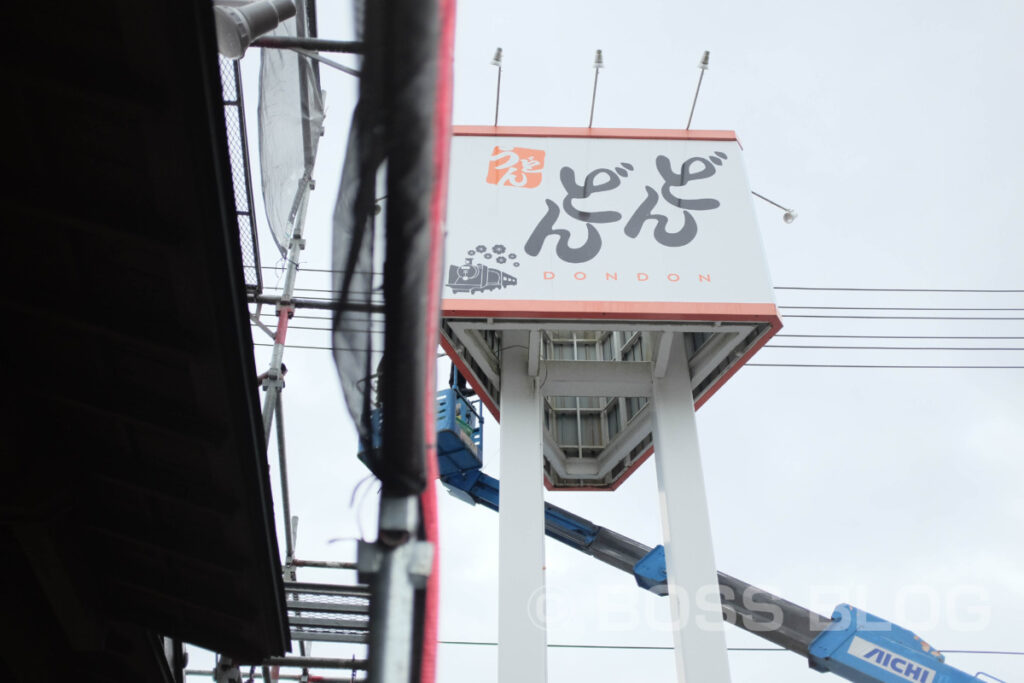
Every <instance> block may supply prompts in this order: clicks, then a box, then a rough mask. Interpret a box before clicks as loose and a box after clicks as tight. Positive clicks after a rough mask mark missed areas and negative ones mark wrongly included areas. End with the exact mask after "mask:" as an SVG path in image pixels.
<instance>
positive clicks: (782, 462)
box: [245, 0, 1024, 683]
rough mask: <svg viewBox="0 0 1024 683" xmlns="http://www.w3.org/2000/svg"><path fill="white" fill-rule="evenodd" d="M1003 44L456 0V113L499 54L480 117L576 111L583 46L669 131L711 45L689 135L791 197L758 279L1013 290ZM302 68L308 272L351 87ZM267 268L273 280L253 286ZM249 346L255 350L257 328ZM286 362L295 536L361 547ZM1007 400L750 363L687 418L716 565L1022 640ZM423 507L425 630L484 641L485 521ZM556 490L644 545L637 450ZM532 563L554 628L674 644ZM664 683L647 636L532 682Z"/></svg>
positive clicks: (1009, 100)
mask: <svg viewBox="0 0 1024 683" xmlns="http://www.w3.org/2000/svg"><path fill="white" fill-rule="evenodd" d="M338 5H339V6H333V5H332V4H331V3H320V6H319V14H320V20H319V27H320V34H321V36H323V37H327V38H339V39H348V38H351V37H352V36H353V33H352V30H351V24H350V17H349V14H350V8H349V7H348V5H347V3H338ZM1021 36H1024V2H1020V1H1019V0H1006V1H1003V2H996V1H985V2H928V3H925V2H917V3H909V2H902V3H898V2H878V1H869V2H860V3H837V2H822V1H810V0H808V1H806V2H782V1H780V2H772V3H761V2H753V1H751V2H705V3H682V2H657V1H653V0H633V1H632V2H626V3H623V2H605V1H594V0H591V1H589V2H583V1H581V0H574V1H562V2H550V0H548V1H545V2H536V1H534V0H521V1H520V2H513V3H497V2H484V1H483V0H476V1H469V0H463V2H461V3H459V7H458V23H457V38H456V41H457V42H456V65H455V68H456V83H455V86H456V87H455V111H454V119H455V123H456V124H489V123H490V122H491V121H492V117H493V111H494V110H493V107H494V85H495V77H496V69H495V68H494V67H492V66H491V65H490V64H489V60H490V58H491V55H492V53H493V52H494V49H495V47H497V46H499V45H500V46H501V47H502V48H503V49H504V56H505V62H504V65H505V70H504V73H503V80H502V98H501V103H502V106H501V123H503V124H509V125H515V124H520V125H554V126H585V125H586V123H587V117H588V112H589V106H590V95H591V92H590V89H591V86H592V83H593V71H592V69H591V68H590V67H591V63H592V61H593V55H594V50H595V49H597V48H600V49H602V50H603V51H604V59H605V63H606V68H605V69H604V70H603V71H602V73H601V77H600V83H599V88H598V93H597V106H596V113H595V116H594V125H595V126H600V127H630V128H645V127H650V128H682V127H684V126H685V124H686V118H687V114H688V112H689V107H690V102H691V98H692V96H693V91H694V87H695V85H696V81H697V75H698V71H697V69H696V63H697V60H698V58H699V57H700V55H701V53H702V51H703V50H710V51H711V69H710V70H709V71H708V72H707V74H706V77H705V78H704V82H703V86H702V89H701V94H700V100H699V102H698V104H697V109H696V115H695V116H694V122H693V127H694V128H707V129H728V130H735V131H736V132H737V133H738V135H739V138H740V140H741V141H742V143H743V147H744V150H745V161H746V166H747V170H748V173H749V178H750V183H751V186H752V187H753V188H754V189H755V190H757V191H758V192H760V193H762V194H764V195H767V196H768V197H771V198H772V199H775V200H776V201H778V202H780V203H782V204H784V205H787V206H792V207H794V208H795V209H796V210H797V211H798V212H799V215H800V217H799V219H798V220H797V221H796V222H795V223H793V224H791V225H786V224H784V223H783V222H782V220H781V212H780V211H779V210H778V209H776V208H774V207H772V206H769V205H767V204H764V203H761V202H758V203H757V211H758V217H759V221H760V225H761V231H762V234H763V239H764V243H765V249H766V252H767V257H768V262H769V267H770V269H771V272H772V277H773V280H774V283H775V285H776V286H781V287H847V288H923V289H987V290H996V289H1011V290H1012V289H1016V290H1024V274H1022V272H1021V261H1022V254H1024V231H1022V227H1024V165H1022V159H1024V126H1022V125H1021V121H1024V96H1022V87H1021V84H1022V83H1024V50H1022V49H1021ZM338 60H339V61H345V60H346V57H338ZM346 63H352V62H351V60H349V61H348V62H346ZM257 65H258V54H257V51H256V50H252V51H251V54H250V56H249V57H248V58H247V59H246V61H245V68H246V78H247V81H246V85H247V93H248V97H249V98H250V101H249V105H250V110H251V111H250V137H251V142H252V143H255V132H254V131H255V130H256V128H255V126H256V122H255V117H254V111H255V106H254V105H255V99H256V81H255V73H256V67H257ZM322 74H323V79H324V88H325V89H326V90H327V93H328V99H327V103H328V112H327V119H326V122H325V123H326V129H327V135H326V136H325V137H324V138H323V142H322V143H321V147H320V161H319V165H318V170H317V173H316V177H317V181H318V184H317V190H316V191H315V192H314V194H313V198H314V201H313V203H312V205H311V208H310V212H309V217H308V223H307V234H306V237H307V240H308V247H307V250H306V252H305V253H304V255H303V264H304V266H305V267H306V268H307V269H311V268H329V267H330V218H331V211H332V209H333V204H334V195H335V192H336V188H337V186H338V176H339V167H340V162H341V156H342V154H343V150H344V141H345V135H346V134H347V125H348V117H349V115H350V112H351V109H352V106H353V102H354V100H353V95H354V82H353V79H352V78H351V77H349V76H345V75H344V74H338V73H336V72H333V71H332V70H330V69H323V70H322ZM253 158H254V159H255V158H256V156H255V155H254V156H253ZM254 173H258V170H256V169H254ZM257 177H258V176H257ZM257 186H258V183H257ZM260 227H261V228H263V229H265V227H266V221H265V220H263V221H262V222H261V226H260ZM261 240H262V246H263V257H264V264H265V265H267V266H274V265H275V263H276V262H277V261H278V259H277V256H276V254H275V253H274V249H273V244H272V241H271V239H270V238H269V235H268V234H266V233H264V234H263V235H261ZM278 275H279V274H278V273H277V272H275V271H274V270H267V271H265V272H264V277H265V279H266V283H267V285H268V286H273V285H275V284H276V283H278V282H279V279H278ZM299 286H300V287H305V288H313V289H316V288H327V287H328V286H329V280H328V278H327V275H326V274H323V273H317V272H314V271H312V270H306V271H305V272H300V275H299ZM271 293H272V290H271ZM307 294H311V293H309V292H307ZM320 295H321V296H323V294H320ZM777 297H778V302H779V304H780V306H783V307H791V306H863V307H880V306H887V307H893V306H906V307H915V308H924V307H942V308H949V307H964V308H1018V309H1022V308H1024V295H1022V294H1021V293H1019V292H1017V293H948V292H930V293H929V292H881V293H872V292H844V291H802V290H789V289H783V290H779V291H778V293H777ZM800 314H834V315H847V316H849V315H865V316H871V315H903V316H963V317H977V318H992V317H997V316H1002V317H1007V318H1008V319H1007V320H1003V321H999V320H987V319H978V320H913V319H903V320H878V319H873V318H838V319H836V318H811V317H808V318H801V317H797V316H798V315H800ZM783 316H784V325H785V326H784V329H783V331H782V333H783V334H795V335H796V334H836V335H876V336H881V335H888V336H947V337H955V336H961V337H982V336H989V337H1017V339H990V340H981V339H963V340H948V339H947V340H939V339H904V340H900V339H837V338H809V337H780V338H777V339H776V343H778V344H804V345H814V344H817V345H831V346H837V345H846V346H852V345H864V346H897V345H903V346H913V347H922V346H938V347H975V348H976V347H983V348H986V349H988V348H996V347H998V348H1007V347H1018V348H1021V349H1024V320H1022V319H1021V318H1024V311H1020V310H1018V311H1015V312H1014V311H995V312H993V311H984V312H980V311H951V312H950V311H942V312H927V311H815V310H808V309H804V310H796V309H792V308H784V309H783ZM295 322H296V324H299V323H298V320H296V321H295ZM308 323H309V325H310V326H317V325H320V326H322V323H317V322H316V321H308ZM254 339H255V340H256V341H257V342H259V343H266V342H269V339H266V338H262V335H261V333H259V332H258V331H254ZM289 342H291V343H294V344H299V345H313V346H326V345H328V344H329V338H328V335H327V333H326V332H315V331H303V330H291V331H290V332H289ZM256 357H257V365H258V368H257V369H258V370H262V369H264V368H265V364H266V363H267V361H268V359H269V349H268V348H266V347H257V354H256ZM286 362H287V364H288V367H289V374H288V378H287V389H286V391H285V394H284V401H285V407H286V411H285V414H286V424H287V430H288V446H289V469H290V472H289V473H290V475H291V491H292V508H293V511H294V513H296V514H298V515H299V516H300V518H301V522H300V527H299V541H298V548H299V555H300V556H301V557H304V558H308V559H344V560H351V559H354V543H353V542H352V541H351V540H342V541H337V542H331V539H339V538H340V539H352V538H354V537H357V536H359V535H360V534H365V535H369V536H372V535H373V533H374V527H375V509H374V508H375V498H374V496H373V495H370V496H368V497H367V498H366V499H365V500H364V501H363V504H362V505H361V506H355V507H353V506H350V498H351V496H352V493H353V490H354V488H355V486H356V484H357V482H358V481H359V480H360V479H361V478H362V477H364V476H365V473H366V471H365V469H364V468H363V466H362V465H361V464H360V463H359V462H358V461H357V460H356V458H355V455H356V442H355V440H354V437H353V431H352V429H351V426H350V423H349V418H348V416H347V413H346V412H345V410H344V408H343V407H342V404H341V400H340V387H339V386H338V383H337V381H336V374H335V371H334V368H333V365H332V362H333V361H332V360H331V357H330V354H329V353H327V352H324V351H316V350H303V349H298V348H296V349H293V350H289V351H288V352H287V353H286ZM754 362H761V363H794V364H800V363H802V364H826V365H828V364H832V365H836V364H838V365H850V364H853V365H970V366H977V365H989V366H992V365H998V366H1024V350H1017V351H1012V350H1010V351H1007V350H979V351H959V350H957V351H953V350H950V351H936V350H895V351H894V350H848V349H786V348H774V349H765V350H763V351H762V352H760V354H759V355H758V356H757V357H755V359H754ZM443 367H444V371H443V373H444V376H445V377H446V373H447V366H446V364H445V365H443ZM1022 416H1024V370H1021V369H1004V370H984V369H980V370H979V369H866V368H797V367H781V368H780V367H747V368H744V369H743V370H741V371H740V372H739V373H738V374H737V375H736V376H735V377H734V378H733V379H731V380H730V381H729V382H728V384H727V385H726V386H725V388H723V389H722V390H721V391H719V392H718V393H717V394H716V395H715V396H714V397H713V398H712V399H711V400H710V401H709V402H708V403H707V404H706V405H705V406H704V407H703V408H701V410H700V411H699V412H698V426H699V430H700V440H701V452H702V457H703V463H704V472H705V477H706V485H707V490H708V498H709V507H710V514H711V522H712V526H713V532H714V543H715V554H716V561H717V565H718V567H719V569H720V570H722V571H725V572H727V573H730V574H732V575H734V576H737V577H739V578H742V579H743V580H746V581H748V582H750V583H753V584H755V585H758V586H761V587H764V588H766V589H769V590H772V591H775V592H777V593H778V594H780V595H782V596H783V597H786V598H788V599H790V600H792V601H794V602H797V603H799V604H802V605H804V606H806V607H808V608H811V609H813V610H816V611H818V612H821V613H825V614H830V613H831V611H832V608H833V607H834V606H835V605H836V604H837V603H839V602H844V601H848V602H851V603H853V604H854V605H856V606H858V607H861V608H864V609H866V610H868V611H870V612H873V613H875V614H877V615H879V616H882V617H884V618H888V619H891V620H893V621H896V622H897V623H900V624H901V625H903V626H906V627H908V628H911V629H913V630H915V631H916V632H917V633H918V634H919V635H921V636H922V637H923V638H925V639H926V640H928V641H930V642H931V643H932V644H933V645H935V646H936V647H938V648H940V649H943V650H953V649H975V650H1016V651H1021V650H1024V549H1022V546H1021V542H1020V538H1021V534H1022V529H1024V495H1022V492H1021V490H1022V485H1024V419H1022ZM488 427H489V428H488V430H487V432H486V439H487V444H486V447H485V453H486V457H485V460H486V462H485V470H486V471H487V472H489V473H491V474H493V475H495V476H500V471H499V467H498V465H499V462H498V460H499V453H498V449H497V442H498V430H497V425H495V424H494V422H493V420H492V421H491V422H490V423H489V425H488ZM272 458H276V455H272ZM374 491H375V489H372V490H371V494H372V493H373V492H374ZM440 499H441V503H442V504H441V515H442V516H441V525H442V540H441V558H442V566H441V571H442V590H443V592H442V614H441V637H442V639H443V640H449V641H482V642H491V641H494V640H495V638H496V635H497V578H496V577H497V529H498V523H497V521H498V520H497V516H496V515H495V514H494V513H492V512H490V511H488V510H485V509H482V508H473V507H469V506H467V505H465V504H464V503H461V502H459V501H457V500H456V499H454V498H451V497H450V496H448V495H447V494H446V493H444V491H443V489H440ZM547 499H548V500H549V501H551V502H554V503H556V504H558V505H561V506H563V507H566V508H568V509H570V510H572V511H574V512H576V513H578V514H580V515H583V516H585V517H589V518H591V519H592V520H593V521H595V522H596V523H599V524H602V525H604V526H607V527H609V528H611V529H614V530H616V531H619V532H621V533H624V534H626V535H628V536H631V537H633V538H635V539H637V540H639V541H641V542H643V543H646V544H647V545H652V546H653V545H655V544H657V543H659V542H660V535H661V525H660V519H659V514H658V508H657V501H656V483H655V473H654V464H653V462H649V463H648V464H647V465H645V466H644V467H642V468H641V469H640V470H639V471H638V472H637V473H636V474H634V475H633V477H632V478H630V479H629V480H628V481H627V483H626V484H625V485H623V486H622V487H621V488H620V489H619V490H618V491H616V492H615V493H560V494H551V493H548V494H547ZM278 514H279V517H280V511H278ZM282 545H283V541H282ZM547 575H548V590H549V595H550V601H551V606H552V607H551V615H550V616H551V621H552V623H551V624H550V627H549V642H550V643H558V644H606V645H656V646H668V645H671V642H672V640H671V634H670V631H669V627H668V607H667V603H666V601H665V600H664V599H660V598H657V597H655V596H653V595H650V594H648V593H645V592H643V591H640V590H639V589H637V588H636V587H635V586H634V585H633V581H632V579H631V578H630V577H629V576H628V575H626V574H623V573H620V572H618V571H617V570H614V569H611V568H609V567H607V566H605V565H602V564H600V563H597V562H595V561H594V560H592V559H590V558H588V557H586V556H583V555H581V554H578V553H575V552H573V551H571V550H568V549H567V548H565V547H563V546H561V545H559V544H557V543H554V542H549V543H548V547H547ZM305 578H307V579H310V580H331V579H333V580H339V581H347V580H353V578H354V577H351V576H337V575H331V574H317V573H314V572H309V573H307V574H305ZM726 633H727V639H728V642H729V644H730V646H736V647H751V646H764V645H770V644H769V643H767V642H765V641H761V640H759V639H758V638H756V637H754V636H751V635H749V634H746V633H743V632H742V631H739V630H738V629H735V628H733V627H727V631H726ZM330 652H332V650H331V649H330V648H328V647H321V646H320V645H317V646H315V648H314V653H320V654H328V653H330ZM337 652H342V653H344V654H349V653H351V652H353V650H351V649H342V650H337ZM947 661H948V662H949V663H950V664H952V665H953V666H956V667H958V668H961V669H963V670H964V671H967V672H968V673H971V674H973V673H974V672H975V671H978V670H984V671H987V672H990V673H992V674H994V675H996V676H998V677H999V678H1003V679H1006V680H1009V681H1012V680H1022V679H1024V657H1020V656H1017V657H1014V656H993V655H969V654H949V655H948V656H947ZM730 666H731V669H732V678H733V680H734V681H737V682H738V681H750V682H754V681H757V682H761V683H776V682H778V683H782V682H785V683H798V682H799V681H820V680H822V679H821V678H820V677H821V676H822V674H818V673H815V672H812V671H810V670H808V669H807V665H806V661H805V660H804V659H802V658H800V657H798V656H796V655H793V654H790V653H786V652H744V651H734V652H732V653H731V654H730ZM674 676H675V674H674V670H673V661H672V656H671V653H670V652H668V651H644V650H640V651H637V650H614V649H609V650H597V651H595V650H580V649H552V650H551V651H550V653H549V658H548V679H549V681H552V682H568V681H576V680H587V681H588V682H590V683H605V682H608V683H611V682H616V683H618V682H619V681H622V680H624V679H625V678H627V677H628V678H629V679H630V680H652V681H654V680H656V681H669V680H674ZM438 680H439V681H444V682H445V683H462V682H466V683H470V682H472V683H489V682H492V681H495V680H496V650H495V648H494V647H490V646H484V645H482V646H465V645H441V646H440V666H439V671H438ZM836 680H838V679H836Z"/></svg>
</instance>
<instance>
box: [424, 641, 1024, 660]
mask: <svg viewBox="0 0 1024 683" xmlns="http://www.w3.org/2000/svg"><path fill="white" fill-rule="evenodd" d="M437 642H438V644H440V645H477V646H480V645H482V646H485V647H497V645H498V643H496V642H493V641H482V640H439V641H437ZM548 647H549V648H572V649H583V650H672V649H674V648H673V647H672V646H671V645H598V644H594V645H591V644H586V643H549V644H548ZM726 649H727V650H729V651H730V652H789V650H787V649H786V648H784V647H728V648H726ZM941 652H942V653H945V654H971V655H1011V656H1024V651H1018V650H941Z"/></svg>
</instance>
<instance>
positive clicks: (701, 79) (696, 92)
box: [686, 69, 704, 130]
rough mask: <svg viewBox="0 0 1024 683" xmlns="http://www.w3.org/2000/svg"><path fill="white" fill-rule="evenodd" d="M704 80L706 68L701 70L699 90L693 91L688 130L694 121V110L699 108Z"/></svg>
mask: <svg viewBox="0 0 1024 683" xmlns="http://www.w3.org/2000/svg"><path fill="white" fill-rule="evenodd" d="M703 82H704V69H701V70H700V78H698V79H697V90H696V91H694V93H693V104H691V105H690V118H689V119H687V120H686V130H690V124H691V123H693V112H694V110H695V109H697V96H698V95H700V84H701V83H703Z"/></svg>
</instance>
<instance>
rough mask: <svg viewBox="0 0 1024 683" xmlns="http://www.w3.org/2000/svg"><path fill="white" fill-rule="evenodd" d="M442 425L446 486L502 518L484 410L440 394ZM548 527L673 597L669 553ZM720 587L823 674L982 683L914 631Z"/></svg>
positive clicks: (569, 519) (563, 520) (562, 513)
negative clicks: (485, 465)
mask: <svg viewBox="0 0 1024 683" xmlns="http://www.w3.org/2000/svg"><path fill="white" fill-rule="evenodd" d="M437 422H438V425H437V426H438V440H437V444H438V446H437V453H438V462H439V472H440V477H441V481H442V483H444V484H445V486H446V487H447V488H448V490H449V491H450V492H451V493H452V495H454V496H455V497H457V498H459V499H461V500H464V501H465V502H467V503H470V504H473V505H477V504H478V505H482V506H484V507H486V508H489V509H491V510H494V511H495V512H497V510H498V504H499V498H500V490H499V484H498V480H497V479H495V478H494V477H491V476H489V475H487V474H484V473H483V472H482V471H481V470H480V467H481V461H480V458H479V453H480V452H481V449H482V445H483V416H482V415H481V413H480V411H479V402H478V401H470V400H468V399H466V398H465V397H464V396H463V395H462V394H461V393H460V392H459V391H458V390H457V389H454V388H453V389H448V390H446V391H442V392H440V393H439V394H438V409H437ZM544 527H545V532H546V533H547V535H548V536H550V537H551V538H553V539H555V540H557V541H560V542H562V543H564V544H566V545H568V546H569V547H571V548H574V549H575V550H579V551H580V552H583V553H586V554H587V555H590V556H591V557H593V558H595V559H597V560H600V561H601V562H604V563H605V564H608V565H611V566H612V567H615V568H616V569H619V570H622V571H625V572H629V573H631V574H632V575H633V577H634V578H635V580H636V582H637V585H638V586H640V587H641V588H643V589H645V590H648V591H651V592H652V593H655V594H656V595H666V594H667V592H668V591H667V578H666V570H665V549H664V547H663V546H660V545H659V546H656V547H654V548H650V547H648V546H646V545H644V544H642V543H639V542H637V541H634V540H633V539H630V538H627V537H625V536H623V535H622V534H619V533H616V532H614V531H611V530H610V529H606V528H604V527H601V526H598V525H596V524H594V523H592V522H590V521H588V520H586V519H583V518H582V517H579V516H577V515H574V514H573V513H571V512H569V511H568V510H565V509H563V508H560V507H558V506H556V505H552V504H550V503H545V504H544ZM718 585H719V589H720V594H721V599H722V614H723V617H724V618H725V620H726V621H728V622H729V623H731V624H735V625H736V626H739V627H740V628H742V629H744V630H745V631H749V632H751V633H754V634H756V635H758V636H760V637H762V638H764V639H766V640H768V641H770V642H772V643H775V644H776V645H779V646H781V647H784V648H785V649H787V650H790V651H792V652H795V653H797V654H800V655H803V656H804V657H806V658H807V661H808V663H809V665H810V666H811V668H813V669H815V670H817V671H822V672H829V673H834V674H836V675H838V676H841V677H842V678H845V679H847V680H849V681H854V683H907V682H908V681H909V682H911V683H968V682H969V681H975V682H976V681H977V680H979V679H978V678H977V676H970V675H968V674H966V673H964V672H963V671H960V670H959V669H955V668H953V667H951V666H949V665H948V664H946V663H945V657H944V655H942V653H940V652H939V651H938V650H935V649H934V648H932V647H931V646H930V645H929V644H928V643H926V642H924V641H923V640H921V639H920V638H919V637H918V636H916V635H914V634H913V633H911V632H910V631H908V630H906V629H904V628H901V627H900V626H897V625H896V624H893V623H891V622H889V621H886V620H884V619H880V618H878V617H876V616H874V615H872V614H869V613H867V612H864V611H862V610H859V609H857V608H855V607H851V606H850V605H846V604H841V605H839V606H837V607H836V608H835V610H834V611H833V613H832V617H831V619H829V618H826V617H824V616H822V615H820V614H817V613H815V612H812V611H811V610H808V609H806V608H803V607H800V606H799V605H797V604H795V603H792V602H790V601H789V600H786V599H784V598H781V597H779V596H777V595H773V594H771V593H769V592H768V591H765V590H762V589H760V588H757V587H756V586H752V585H750V584H749V583H746V582H745V581H741V580H740V579H737V578H735V577H732V576H729V575H728V574H724V573H722V572H718ZM996 680H998V679H996Z"/></svg>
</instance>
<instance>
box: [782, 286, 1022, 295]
mask: <svg viewBox="0 0 1024 683" xmlns="http://www.w3.org/2000/svg"><path fill="white" fill-rule="evenodd" d="M775 289H784V290H792V291H810V292H938V293H955V294H1024V289H932V288H909V287H902V288H899V287H775Z"/></svg>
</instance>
